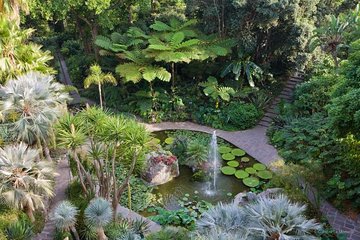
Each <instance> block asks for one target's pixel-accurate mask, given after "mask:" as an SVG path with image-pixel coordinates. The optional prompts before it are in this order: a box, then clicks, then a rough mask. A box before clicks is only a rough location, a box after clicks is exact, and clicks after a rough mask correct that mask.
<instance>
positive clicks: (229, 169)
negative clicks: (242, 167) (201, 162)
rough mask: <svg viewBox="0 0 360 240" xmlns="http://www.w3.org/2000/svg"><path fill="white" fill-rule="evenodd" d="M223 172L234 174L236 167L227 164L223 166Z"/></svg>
mask: <svg viewBox="0 0 360 240" xmlns="http://www.w3.org/2000/svg"><path fill="white" fill-rule="evenodd" d="M221 172H222V173H223V174H225V175H234V173H235V172H236V169H235V168H234V167H230V166H225V167H222V168H221Z"/></svg>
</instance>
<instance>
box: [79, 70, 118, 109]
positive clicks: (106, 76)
mask: <svg viewBox="0 0 360 240" xmlns="http://www.w3.org/2000/svg"><path fill="white" fill-rule="evenodd" d="M105 83H110V84H112V85H116V84H117V81H116V78H115V77H114V76H113V75H112V74H111V73H103V72H102V71H101V67H100V66H99V65H97V64H94V65H92V66H91V67H90V74H89V76H87V78H85V80H84V87H85V88H89V87H90V85H92V84H96V85H98V89H99V98H100V107H101V108H103V96H102V85H104V84H105Z"/></svg>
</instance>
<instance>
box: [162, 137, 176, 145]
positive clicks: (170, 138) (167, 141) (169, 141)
mask: <svg viewBox="0 0 360 240" xmlns="http://www.w3.org/2000/svg"><path fill="white" fill-rule="evenodd" d="M164 142H165V143H166V144H169V145H170V144H173V142H174V138H172V137H168V138H166V139H165V141H164Z"/></svg>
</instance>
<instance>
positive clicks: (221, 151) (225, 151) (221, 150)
mask: <svg viewBox="0 0 360 240" xmlns="http://www.w3.org/2000/svg"><path fill="white" fill-rule="evenodd" d="M229 152H231V148H229V147H227V146H221V147H219V153H222V154H224V153H229Z"/></svg>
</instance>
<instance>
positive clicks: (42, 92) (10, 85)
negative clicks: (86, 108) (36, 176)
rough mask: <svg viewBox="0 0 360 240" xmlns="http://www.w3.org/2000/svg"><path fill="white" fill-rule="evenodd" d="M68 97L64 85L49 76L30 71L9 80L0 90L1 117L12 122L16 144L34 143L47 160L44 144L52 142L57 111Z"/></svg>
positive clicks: (46, 145) (47, 154)
mask: <svg viewBox="0 0 360 240" xmlns="http://www.w3.org/2000/svg"><path fill="white" fill-rule="evenodd" d="M69 99H70V98H69V95H68V94H67V93H66V92H65V89H64V86H63V85H61V84H59V83H57V82H55V81H54V79H53V77H52V76H47V75H42V74H39V73H34V72H30V73H27V74H25V75H22V76H19V77H18V78H17V79H14V80H10V81H9V82H7V83H6V84H5V85H4V86H1V87H0V105H1V106H2V110H1V114H2V115H3V116H4V118H5V121H7V120H9V118H14V116H15V119H14V121H13V123H12V125H13V128H12V131H13V134H14V135H15V137H16V139H17V140H18V141H24V142H26V143H28V144H37V145H38V147H39V148H43V150H44V153H45V156H46V158H47V159H48V160H50V159H51V157H50V153H49V148H48V143H49V139H53V137H54V134H53V124H54V122H55V121H57V119H58V117H59V116H60V115H61V108H62V105H63V104H64V103H66V101H67V100H69Z"/></svg>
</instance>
